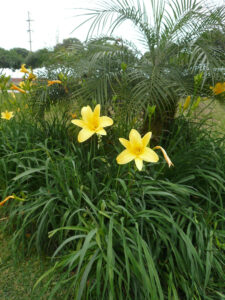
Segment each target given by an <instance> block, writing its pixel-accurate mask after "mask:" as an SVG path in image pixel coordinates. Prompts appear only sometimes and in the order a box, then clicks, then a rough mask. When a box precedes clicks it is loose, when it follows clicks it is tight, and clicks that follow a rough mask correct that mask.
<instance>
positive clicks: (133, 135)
mask: <svg viewBox="0 0 225 300" xmlns="http://www.w3.org/2000/svg"><path fill="white" fill-rule="evenodd" d="M129 139H130V143H131V145H132V146H133V145H134V146H140V145H142V139H141V136H140V134H139V132H138V131H137V130H135V129H131V131H130V134H129Z"/></svg>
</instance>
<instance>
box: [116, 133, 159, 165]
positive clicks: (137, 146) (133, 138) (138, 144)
mask: <svg viewBox="0 0 225 300" xmlns="http://www.w3.org/2000/svg"><path fill="white" fill-rule="evenodd" d="M151 136H152V133H151V132H148V133H146V134H145V135H144V137H143V138H141V136H140V134H139V132H138V131H137V130H135V129H132V130H131V131H130V134H129V141H128V140H126V139H124V138H120V139H119V141H120V143H121V144H122V145H123V146H124V147H125V148H126V150H124V151H123V152H121V153H120V154H119V155H118V156H117V158H116V160H117V163H118V164H120V165H123V164H127V163H129V162H130V161H132V160H134V161H135V164H136V167H137V168H138V170H139V171H141V170H142V167H143V160H144V161H147V162H152V163H156V162H157V161H158V160H159V157H158V155H157V154H156V153H155V151H153V150H152V149H151V148H149V147H147V145H148V143H149V141H150V138H151Z"/></svg>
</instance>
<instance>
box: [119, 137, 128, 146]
mask: <svg viewBox="0 0 225 300" xmlns="http://www.w3.org/2000/svg"><path fill="white" fill-rule="evenodd" d="M119 141H120V143H121V144H122V145H123V146H124V147H125V148H129V147H130V142H129V141H128V140H126V139H123V138H119Z"/></svg>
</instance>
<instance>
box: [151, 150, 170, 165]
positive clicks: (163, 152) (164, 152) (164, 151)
mask: <svg viewBox="0 0 225 300" xmlns="http://www.w3.org/2000/svg"><path fill="white" fill-rule="evenodd" d="M153 149H160V150H161V151H162V154H163V156H164V158H165V161H166V162H167V164H168V166H169V168H170V167H171V166H174V164H173V163H172V161H171V160H170V158H169V156H168V155H167V153H166V150H165V149H163V147H161V146H156V147H154V148H153Z"/></svg>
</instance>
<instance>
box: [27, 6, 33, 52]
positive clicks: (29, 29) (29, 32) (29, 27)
mask: <svg viewBox="0 0 225 300" xmlns="http://www.w3.org/2000/svg"><path fill="white" fill-rule="evenodd" d="M26 21H27V22H28V30H27V32H28V34H29V44H30V52H31V51H32V40H31V31H32V30H31V26H30V22H32V21H33V20H31V19H30V12H29V11H28V19H27V20H26Z"/></svg>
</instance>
